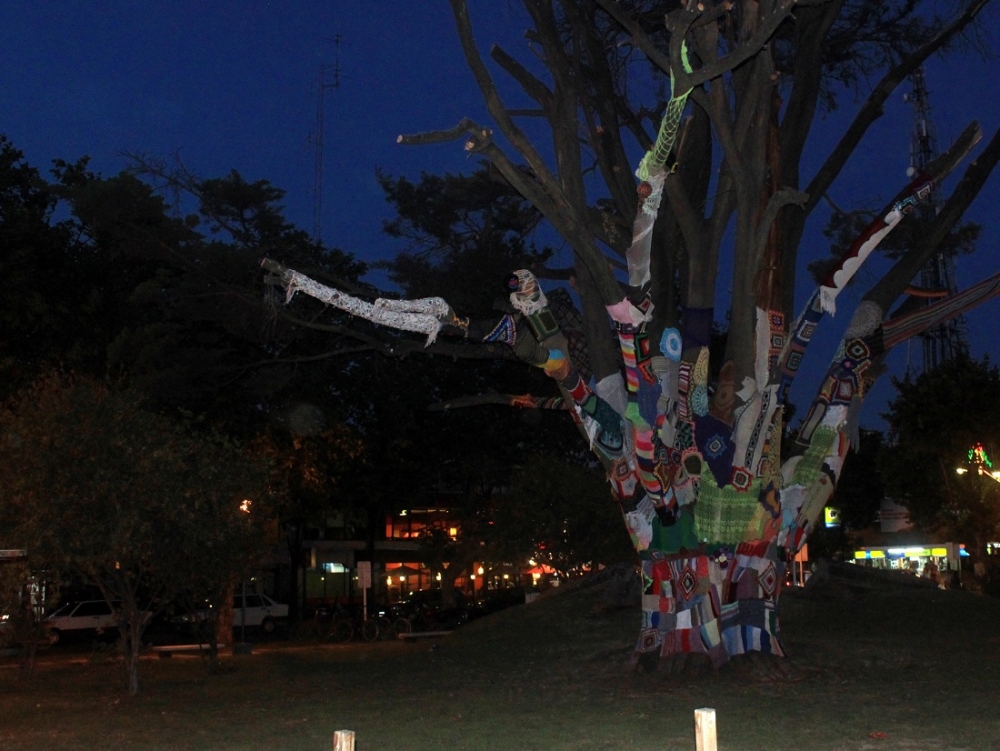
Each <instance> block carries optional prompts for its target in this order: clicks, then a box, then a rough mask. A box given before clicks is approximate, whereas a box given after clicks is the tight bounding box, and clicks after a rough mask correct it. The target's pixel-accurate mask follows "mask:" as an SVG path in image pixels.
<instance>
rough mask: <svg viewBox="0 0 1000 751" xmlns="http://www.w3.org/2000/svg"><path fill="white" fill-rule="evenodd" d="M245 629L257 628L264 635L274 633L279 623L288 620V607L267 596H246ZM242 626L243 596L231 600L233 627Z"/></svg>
mask: <svg viewBox="0 0 1000 751" xmlns="http://www.w3.org/2000/svg"><path fill="white" fill-rule="evenodd" d="M246 614H247V620H246V625H247V628H257V627H259V628H260V630H261V631H263V632H264V633H265V634H271V633H274V629H275V628H276V627H277V625H278V622H279V621H287V620H288V606H287V605H282V604H281V603H279V602H275V601H274V600H272V599H271V598H270V597H268V596H267V595H249V594H248V595H247V601H246ZM242 625H243V596H242V595H236V597H234V598H233V626H234V627H237V628H238V627H240V626H242Z"/></svg>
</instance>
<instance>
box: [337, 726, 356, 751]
mask: <svg viewBox="0 0 1000 751" xmlns="http://www.w3.org/2000/svg"><path fill="white" fill-rule="evenodd" d="M333 751H354V731H353V730H336V731H334V733H333Z"/></svg>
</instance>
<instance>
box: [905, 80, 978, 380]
mask: <svg viewBox="0 0 1000 751" xmlns="http://www.w3.org/2000/svg"><path fill="white" fill-rule="evenodd" d="M910 83H911V84H912V85H913V91H912V93H910V94H907V95H905V97H904V99H905V101H907V102H909V103H910V104H912V105H913V116H914V119H913V135H912V136H911V138H910V168H909V169H908V170H907V174H908V175H909V176H910V177H916V176H917V174H919V173H920V172H923V171H925V170H926V168H927V165H928V164H930V163H931V161H932V160H933V159H934V157H936V156H937V133H936V131H935V128H934V123H933V122H932V121H931V106H930V100H929V98H928V95H927V85H926V83H925V81H924V69H923V67H922V66H921V67H919V68H917V69H916V70H915V71H914V72H913V73H912V74H910ZM938 208H939V206H938V202H937V199H936V196H935V195H934V194H932V195H931V199H930V201H928V202H927V203H926V204H925V205H924V207H923V212H924V213H923V216H922V218H924V219H926V220H931V219H933V218H934V216H935V215H936V214H937V212H938ZM919 285H920V287H922V288H923V289H930V290H942V291H946V292H947V294H948V295H954V294H955V293H956V292H957V287H956V284H955V257H954V255H953V254H949V253H943V252H938V253H935V254H934V255H933V256H932V257H931V258H930V259H928V261H927V264H926V265H925V266H924V268H923V269H921V271H920V275H919ZM929 302H933V300H930V301H929ZM921 338H922V339H923V365H924V371H925V372H926V371H928V370H933V369H934V368H936V367H938V366H939V365H941V364H942V363H944V362H947V361H948V360H951V359H953V358H954V357H955V356H956V355H957V354H959V353H960V352H965V351H966V350H967V349H968V344H967V342H966V339H965V319H964V318H962V317H961V316H959V317H957V318H955V319H952V320H951V321H948V322H947V323H943V324H941V325H940V326H938V327H937V328H934V329H931V330H929V331H927V332H925V333H924V334H922V335H921Z"/></svg>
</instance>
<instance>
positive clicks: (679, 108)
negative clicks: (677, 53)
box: [638, 42, 691, 180]
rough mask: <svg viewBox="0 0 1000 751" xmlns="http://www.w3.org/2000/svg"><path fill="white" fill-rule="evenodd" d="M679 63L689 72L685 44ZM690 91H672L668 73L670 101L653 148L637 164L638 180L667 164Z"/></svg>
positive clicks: (646, 178) (672, 79) (685, 44)
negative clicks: (679, 92)
mask: <svg viewBox="0 0 1000 751" xmlns="http://www.w3.org/2000/svg"><path fill="white" fill-rule="evenodd" d="M681 61H682V62H683V63H684V70H685V71H686V72H687V73H690V72H691V63H690V62H689V61H688V55H687V43H686V42H685V43H683V44H682V45H681ZM690 93H691V89H688V90H687V91H685V92H683V93H681V94H678V93H676V91H675V90H674V74H673V71H671V72H670V101H669V102H667V111H666V112H664V113H663V121H662V122H661V123H660V132H659V133H657V135H656V143H654V144H653V148H652V149H650V150H649V151H647V152H646V155H645V156H644V157H643V158H642V161H641V162H639V170H638V176H639V179H640V180H648V179H649V176H650V175H653V174H655V173H656V172H658V171H659V170H661V169H662V168H663V165H665V164H666V163H667V157H668V156H670V150H671V149H672V148H673V147H674V142H675V141H676V140H677V130H678V129H679V128H680V122H681V115H682V114H683V113H684V106H685V105H686V104H687V98H688V94H690Z"/></svg>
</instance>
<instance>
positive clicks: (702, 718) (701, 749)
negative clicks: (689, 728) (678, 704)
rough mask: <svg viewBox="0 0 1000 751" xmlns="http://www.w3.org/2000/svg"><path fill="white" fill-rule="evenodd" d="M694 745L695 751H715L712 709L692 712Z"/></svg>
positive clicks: (713, 714) (713, 711)
mask: <svg viewBox="0 0 1000 751" xmlns="http://www.w3.org/2000/svg"><path fill="white" fill-rule="evenodd" d="M694 743H695V748H696V749H697V751H716V749H717V746H716V743H715V710H714V709H707V708H706V709H696V710H695V711H694Z"/></svg>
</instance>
